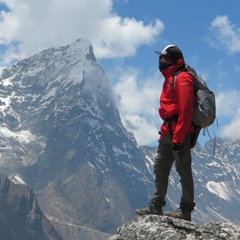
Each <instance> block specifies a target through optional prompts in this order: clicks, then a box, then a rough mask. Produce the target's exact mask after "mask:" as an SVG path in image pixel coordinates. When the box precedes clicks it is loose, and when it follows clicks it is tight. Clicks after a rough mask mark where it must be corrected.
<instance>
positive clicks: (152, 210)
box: [135, 203, 163, 215]
mask: <svg viewBox="0 0 240 240" xmlns="http://www.w3.org/2000/svg"><path fill="white" fill-rule="evenodd" d="M135 212H136V213H137V214H138V215H148V214H154V215H163V212H162V207H161V206H158V205H156V204H155V203H150V204H149V207H146V208H142V209H136V210H135Z"/></svg>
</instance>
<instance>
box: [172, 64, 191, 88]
mask: <svg viewBox="0 0 240 240" xmlns="http://www.w3.org/2000/svg"><path fill="white" fill-rule="evenodd" d="M183 71H185V72H188V69H187V68H186V66H184V67H182V68H180V69H179V70H177V71H176V72H175V75H174V79H173V82H172V86H173V87H174V86H175V82H176V80H177V76H178V74H179V73H180V72H183Z"/></svg>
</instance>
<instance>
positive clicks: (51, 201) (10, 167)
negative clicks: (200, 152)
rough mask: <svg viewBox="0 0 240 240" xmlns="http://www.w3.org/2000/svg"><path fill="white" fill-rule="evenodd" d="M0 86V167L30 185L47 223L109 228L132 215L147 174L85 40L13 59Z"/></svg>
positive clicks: (148, 182) (140, 201)
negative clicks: (0, 153) (11, 65)
mask: <svg viewBox="0 0 240 240" xmlns="http://www.w3.org/2000/svg"><path fill="white" fill-rule="evenodd" d="M0 89H2V91H1V99H0V100H1V102H2V105H1V110H2V111H1V112H2V116H1V119H0V120H1V121H2V128H1V130H0V134H1V143H2V144H1V148H2V159H1V167H2V169H3V170H4V172H5V174H10V173H14V171H17V172H18V174H19V175H20V176H21V177H22V178H23V179H24V181H25V182H26V183H27V184H28V185H29V186H31V187H32V188H33V190H34V191H35V193H36V194H37V196H38V200H39V204H40V207H41V209H42V210H43V212H44V213H45V214H46V215H47V216H49V218H50V219H57V221H55V222H53V223H54V224H56V223H57V222H58V223H60V225H63V224H64V222H69V223H72V226H85V227H87V228H88V229H91V228H93V229H95V230H99V231H103V232H111V231H114V230H115V229H116V227H117V226H119V225H120V224H122V223H123V222H125V221H127V220H130V219H132V217H133V216H135V214H134V212H133V211H132V209H134V208H137V207H139V206H140V205H143V204H144V203H145V202H146V201H147V199H148V189H149V188H152V187H153V184H152V182H153V180H152V176H151V175H150V174H149V173H148V170H147V168H146V166H145V162H144V159H145V156H144V154H143V152H142V151H141V150H139V148H138V147H137V145H136V142H135V140H134V137H133V135H132V134H130V133H129V132H127V131H126V129H125V128H124V127H123V125H122V123H121V119H120V116H119V112H118V109H117V108H116V105H115V102H114V99H113V96H112V90H111V85H110V83H109V81H108V79H107V78H106V75H105V73H104V71H103V69H102V68H101V66H100V65H99V64H98V63H97V61H96V59H95V57H94V54H93V49H92V46H91V44H90V43H89V41H87V40H83V39H80V40H78V41H76V42H75V43H73V44H71V45H68V46H64V47H61V48H51V49H47V50H44V51H43V52H41V53H39V54H36V55H34V56H32V57H31V58H28V59H24V60H21V61H19V62H17V63H16V64H15V65H14V66H13V67H12V69H8V70H4V71H3V74H2V81H1V85H0ZM60 225H59V224H56V225H55V226H57V227H58V229H57V230H58V231H59V230H60V231H61V229H60V228H62V227H59V226H60ZM68 237H69V236H68Z"/></svg>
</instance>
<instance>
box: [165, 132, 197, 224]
mask: <svg viewBox="0 0 240 240" xmlns="http://www.w3.org/2000/svg"><path fill="white" fill-rule="evenodd" d="M175 164H176V170H177V172H178V174H179V176H180V182H181V185H182V197H181V202H180V208H178V209H177V210H176V211H174V212H166V215H167V216H172V217H176V218H181V219H185V220H188V221H191V212H192V211H193V209H194V207H195V202H194V183H193V176H192V157H191V134H187V135H186V139H185V141H184V144H183V146H182V149H181V152H180V155H179V159H178V160H176V162H175Z"/></svg>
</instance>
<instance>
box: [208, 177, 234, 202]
mask: <svg viewBox="0 0 240 240" xmlns="http://www.w3.org/2000/svg"><path fill="white" fill-rule="evenodd" d="M206 187H207V189H208V191H209V192H211V193H213V194H215V195H217V196H218V197H220V198H222V199H224V200H227V201H228V200H230V199H231V196H232V193H231V191H230V190H229V189H228V187H227V185H226V183H224V182H214V181H210V182H208V183H207V184H206Z"/></svg>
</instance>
